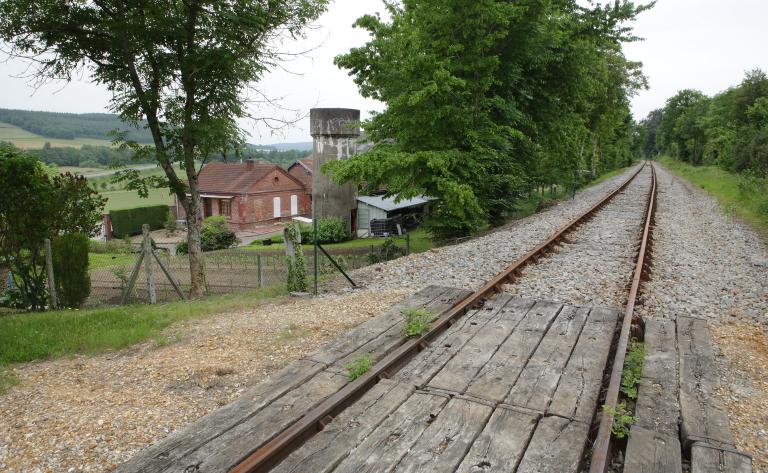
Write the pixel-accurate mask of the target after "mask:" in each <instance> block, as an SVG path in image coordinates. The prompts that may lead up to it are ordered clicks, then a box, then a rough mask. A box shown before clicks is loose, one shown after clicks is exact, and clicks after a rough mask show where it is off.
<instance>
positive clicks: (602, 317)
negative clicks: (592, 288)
mask: <svg viewBox="0 0 768 473" xmlns="http://www.w3.org/2000/svg"><path fill="white" fill-rule="evenodd" d="M618 318H619V311H618V310H616V309H611V308H605V307H594V308H592V310H591V311H590V312H589V318H588V319H587V323H586V324H585V325H584V329H583V330H582V331H581V336H580V337H579V341H578V342H577V343H576V347H575V348H574V349H573V353H572V354H571V358H570V359H569V360H568V364H567V365H566V367H565V370H564V371H563V375H562V376H561V377H560V384H558V386H557V390H555V393H554V395H553V396H552V402H551V403H550V405H549V407H548V409H547V412H549V413H551V414H555V415H558V416H560V417H565V418H569V419H576V420H580V421H582V422H586V423H590V422H592V418H593V417H594V415H595V410H596V409H597V403H598V397H599V396H600V386H601V383H602V379H603V373H604V371H605V365H606V363H607V361H608V354H609V352H610V350H611V341H612V339H613V335H614V331H615V329H616V322H617V320H618Z"/></svg>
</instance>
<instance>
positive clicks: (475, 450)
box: [456, 406, 541, 473]
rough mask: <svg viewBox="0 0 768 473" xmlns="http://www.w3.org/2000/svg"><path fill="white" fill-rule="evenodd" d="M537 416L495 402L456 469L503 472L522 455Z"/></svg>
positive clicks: (461, 471)
mask: <svg viewBox="0 0 768 473" xmlns="http://www.w3.org/2000/svg"><path fill="white" fill-rule="evenodd" d="M540 417H541V416H540V415H539V414H536V413H531V412H524V411H522V410H518V409H515V408H513V407H505V406H499V407H498V408H497V409H496V410H495V411H494V412H493V415H492V416H491V419H490V420H489V421H488V424H487V425H486V426H485V428H484V429H483V431H482V432H481V433H480V435H479V436H478V437H477V439H476V440H475V442H474V443H473V444H472V448H470V449H469V452H468V453H467V455H466V456H465V457H464V460H463V461H462V462H461V465H459V467H458V469H457V470H456V473H478V472H483V473H507V472H511V471H514V470H513V469H514V466H515V465H517V464H518V462H519V461H520V459H521V458H522V457H523V453H524V452H525V448H526V447H527V446H528V442H529V441H530V439H531V436H532V435H533V431H534V429H535V428H536V424H537V423H538V421H539V418H540Z"/></svg>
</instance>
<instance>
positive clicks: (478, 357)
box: [428, 304, 559, 397]
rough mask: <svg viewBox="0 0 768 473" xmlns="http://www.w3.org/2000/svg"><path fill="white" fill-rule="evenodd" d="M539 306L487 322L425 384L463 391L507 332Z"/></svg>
mask: <svg viewBox="0 0 768 473" xmlns="http://www.w3.org/2000/svg"><path fill="white" fill-rule="evenodd" d="M538 306H539V304H536V305H535V306H534V307H533V309H531V310H530V311H528V312H527V313H526V314H525V315H523V316H521V314H520V313H519V312H518V311H515V312H514V313H511V314H510V315H511V316H510V317H499V318H495V319H494V320H493V321H491V322H489V323H488V324H486V326H485V328H484V329H483V330H481V331H480V332H479V333H478V334H477V335H475V336H474V337H472V339H471V340H469V342H467V343H466V344H465V345H464V346H463V347H462V349H461V351H459V352H458V353H457V354H456V355H455V356H454V357H453V358H451V360H450V361H448V363H446V364H445V366H444V367H443V368H442V369H441V370H440V371H439V372H438V373H437V374H436V375H435V376H434V377H433V378H432V379H431V380H430V381H429V383H428V385H429V386H430V387H432V388H437V389H444V390H447V391H454V392H458V393H462V392H463V391H464V390H465V389H466V388H467V386H469V384H470V382H471V381H472V379H473V378H474V377H475V375H477V373H478V372H479V371H480V370H481V369H482V368H483V366H484V365H485V364H486V363H487V362H488V360H490V359H491V357H493V356H494V354H495V353H496V350H497V349H498V347H499V346H500V345H502V344H503V343H504V341H505V340H506V339H507V338H508V337H509V335H510V333H513V331H514V330H515V328H516V327H518V326H519V325H521V324H523V323H524V321H525V320H527V319H528V318H532V317H531V315H530V314H531V313H536V312H538V311H537V310H536V307H538ZM558 307H559V306H558ZM533 318H535V317H533ZM537 344H538V343H537ZM505 394H506V393H505ZM479 397H483V396H479Z"/></svg>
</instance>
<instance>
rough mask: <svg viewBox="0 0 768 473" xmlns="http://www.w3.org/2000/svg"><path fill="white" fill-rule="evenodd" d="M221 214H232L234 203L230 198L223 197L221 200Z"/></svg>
mask: <svg viewBox="0 0 768 473" xmlns="http://www.w3.org/2000/svg"><path fill="white" fill-rule="evenodd" d="M219 214H220V215H226V216H227V217H231V216H232V203H231V202H230V201H229V199H221V200H220V201H219Z"/></svg>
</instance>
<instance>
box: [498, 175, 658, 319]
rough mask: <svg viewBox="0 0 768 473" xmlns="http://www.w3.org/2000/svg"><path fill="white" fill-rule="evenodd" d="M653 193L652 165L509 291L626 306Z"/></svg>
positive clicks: (524, 295) (546, 297)
mask: <svg viewBox="0 0 768 473" xmlns="http://www.w3.org/2000/svg"><path fill="white" fill-rule="evenodd" d="M650 190H651V169H650V167H648V168H646V169H644V170H643V171H641V173H640V174H639V175H638V176H637V178H636V179H635V180H634V181H632V182H631V183H630V184H629V185H628V186H627V188H626V189H624V191H622V192H621V193H620V194H619V195H617V196H616V197H614V198H613V200H611V201H610V202H609V203H608V204H606V205H605V206H604V207H603V208H602V209H601V210H600V211H599V212H598V213H597V214H595V216H594V217H593V218H591V219H590V220H588V221H587V222H586V223H584V224H583V225H581V226H580V227H579V228H578V229H576V230H575V231H573V232H572V233H569V234H568V235H567V237H566V240H565V241H564V243H563V244H561V245H558V247H557V249H556V250H555V251H554V252H553V253H551V254H549V255H548V256H547V257H546V258H543V259H542V260H540V261H539V262H538V263H537V264H534V265H532V266H529V267H526V268H525V269H524V270H523V272H522V274H521V275H520V277H518V278H517V280H516V281H515V282H514V284H508V285H505V286H504V291H505V292H507V293H508V294H511V295H513V296H517V297H527V298H533V299H549V300H554V301H558V302H567V303H571V304H576V305H606V306H612V307H622V306H623V305H624V303H625V302H626V299H627V285H628V284H629V282H630V281H631V280H632V272H633V271H634V266H635V258H636V257H637V244H638V242H639V239H640V234H641V232H642V230H643V223H644V221H643V215H644V214H645V209H646V207H647V205H648V194H649V193H650Z"/></svg>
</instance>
